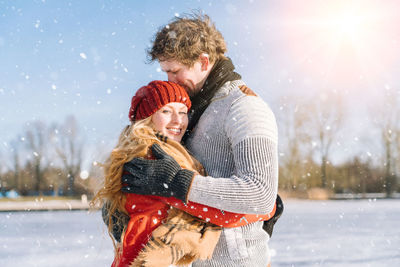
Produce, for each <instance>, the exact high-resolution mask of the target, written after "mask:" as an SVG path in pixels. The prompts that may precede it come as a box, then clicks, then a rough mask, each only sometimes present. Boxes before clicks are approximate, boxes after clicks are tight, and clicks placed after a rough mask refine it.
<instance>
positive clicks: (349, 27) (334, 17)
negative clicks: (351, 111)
mask: <svg viewBox="0 0 400 267" xmlns="http://www.w3.org/2000/svg"><path fill="white" fill-rule="evenodd" d="M382 3H383V2H382ZM382 3H381V2H378V1H374V0H363V1H358V0H346V1H312V0H310V1H308V2H307V4H304V3H303V2H302V4H297V5H296V6H295V7H293V6H292V7H291V8H290V9H289V10H288V11H287V12H286V13H285V16H286V17H285V18H284V20H285V26H286V28H285V30H286V31H285V34H286V35H285V36H288V38H289V39H287V40H286V41H287V43H286V45H287V46H288V50H289V51H291V53H292V54H291V55H290V56H291V57H290V58H292V59H294V61H293V62H291V66H292V68H299V69H301V71H302V72H303V73H307V76H309V77H312V79H313V80H314V81H316V80H318V81H320V86H321V87H331V88H335V89H340V88H342V89H344V90H347V89H349V88H350V87H353V88H358V89H359V90H363V88H364V89H365V87H366V86H370V87H375V88H376V87H377V86H379V83H381V82H382V80H383V79H384V77H386V73H387V71H388V70H390V69H391V68H392V66H393V65H394V63H395V62H396V60H398V59H399V56H400V55H399V54H400V53H399V51H400V49H399V43H400V40H399V36H400V27H399V26H398V25H400V18H399V17H398V16H397V14H396V8H398V6H399V5H398V3H396V1H387V2H386V1H385V2H384V3H385V4H382ZM367 83H368V84H367ZM343 92H344V91H343Z"/></svg>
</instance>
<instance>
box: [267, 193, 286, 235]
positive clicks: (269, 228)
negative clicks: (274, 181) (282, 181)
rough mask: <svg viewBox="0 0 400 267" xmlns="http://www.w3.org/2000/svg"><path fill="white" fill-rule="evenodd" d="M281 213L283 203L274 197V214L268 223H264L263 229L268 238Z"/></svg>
mask: <svg viewBox="0 0 400 267" xmlns="http://www.w3.org/2000/svg"><path fill="white" fill-rule="evenodd" d="M282 213H283V201H282V199H281V197H280V196H279V195H277V196H276V209H275V214H274V216H272V218H271V219H269V220H268V221H264V224H263V229H264V231H266V232H267V233H268V234H269V237H271V236H272V232H273V230H274V225H275V223H276V222H277V221H278V219H279V217H281V215H282Z"/></svg>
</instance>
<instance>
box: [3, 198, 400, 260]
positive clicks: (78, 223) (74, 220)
mask: <svg viewBox="0 0 400 267" xmlns="http://www.w3.org/2000/svg"><path fill="white" fill-rule="evenodd" d="M285 204H286V205H285V213H284V214H283V215H282V217H281V219H280V220H279V222H278V224H277V225H276V227H275V230H274V234H273V237H272V239H271V241H270V247H271V249H272V253H273V255H274V256H273V264H272V266H273V267H277V266H377V267H378V266H379V267H381V266H400V231H399V223H400V200H376V201H373V200H371V201H368V200H355V201H287V202H286V203H285ZM112 250H113V247H112V244H111V241H110V239H109V237H108V235H107V233H106V231H105V227H104V226H103V223H102V221H101V218H100V213H99V212H94V213H88V212H86V211H56V212H12V213H9V212H2V213H0V266H3V267H9V266H18V267H19V266H54V267H61V266H85V267H90V266H96V267H97V266H110V265H111V262H112V258H113V252H112Z"/></svg>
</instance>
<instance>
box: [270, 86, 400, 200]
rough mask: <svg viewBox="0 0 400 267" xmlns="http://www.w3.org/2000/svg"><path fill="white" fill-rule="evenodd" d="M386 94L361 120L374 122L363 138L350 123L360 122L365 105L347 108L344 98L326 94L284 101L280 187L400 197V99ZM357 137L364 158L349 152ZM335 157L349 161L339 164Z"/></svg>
mask: <svg viewBox="0 0 400 267" xmlns="http://www.w3.org/2000/svg"><path fill="white" fill-rule="evenodd" d="M382 93H383V97H382V99H377V101H376V102H375V103H374V106H372V107H369V108H367V110H366V111H365V112H364V113H360V114H361V117H360V115H358V116H359V118H357V119H358V120H363V122H365V121H367V122H368V123H367V125H362V129H363V132H362V133H361V135H360V136H353V135H352V134H351V133H349V125H350V124H351V123H354V121H353V122H350V121H349V120H350V119H353V120H354V116H352V115H353V114H352V112H354V110H355V109H357V108H358V107H359V106H360V105H357V104H358V103H350V104H349V103H347V104H346V103H345V102H344V98H343V96H342V94H340V93H338V92H336V91H329V92H327V91H326V92H322V93H321V94H320V95H318V96H317V97H305V96H291V97H284V98H283V99H282V100H281V106H280V108H279V112H278V116H277V117H278V119H277V121H278V123H280V127H279V128H280V164H279V165H280V176H279V186H280V188H281V189H283V190H287V191H294V192H304V191H306V190H309V189H310V188H322V189H325V190H327V191H329V192H331V193H361V194H362V193H385V194H386V196H387V197H391V196H392V195H393V193H395V192H399V191H400V183H399V182H398V180H399V177H400V175H399V174H400V162H399V159H400V95H399V93H398V92H396V91H395V90H392V89H390V88H386V89H385V90H383V92H382ZM362 114H364V115H362ZM362 116H364V117H362ZM346 128H347V131H346ZM353 129H354V127H353ZM351 138H353V139H355V140H353V141H354V142H356V143H358V147H359V149H360V151H361V152H360V153H353V152H352V151H351V149H349V148H347V147H346V142H347V143H348V141H349V139H351ZM335 154H336V155H341V157H342V158H345V160H344V161H343V160H342V161H339V162H337V163H335V164H333V163H332V159H333V158H334V155H335Z"/></svg>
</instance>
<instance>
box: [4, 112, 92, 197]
mask: <svg viewBox="0 0 400 267" xmlns="http://www.w3.org/2000/svg"><path fill="white" fill-rule="evenodd" d="M25 128H26V129H25V131H24V132H23V133H22V134H20V135H18V136H16V137H15V139H13V140H12V141H10V142H8V143H7V147H8V151H7V154H6V155H2V158H3V160H2V161H3V162H6V163H7V164H6V166H5V167H3V168H2V169H0V185H1V187H0V192H2V193H3V195H4V194H5V192H6V191H9V190H15V191H16V192H17V193H18V194H20V195H22V196H29V195H52V196H70V197H73V196H78V195H81V194H89V195H91V194H92V193H93V190H94V187H95V181H94V180H93V175H94V174H95V173H96V172H95V171H94V170H91V173H89V172H88V173H86V171H84V172H82V164H83V152H84V149H85V146H86V144H85V142H84V138H83V134H82V133H81V132H80V129H79V124H78V122H77V120H76V119H75V117H74V116H68V117H67V118H66V119H65V121H64V122H63V123H61V124H58V123H52V124H51V125H46V124H45V123H44V122H42V121H33V122H28V123H26V127H25ZM97 173H98V172H97ZM97 176H98V175H97Z"/></svg>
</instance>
